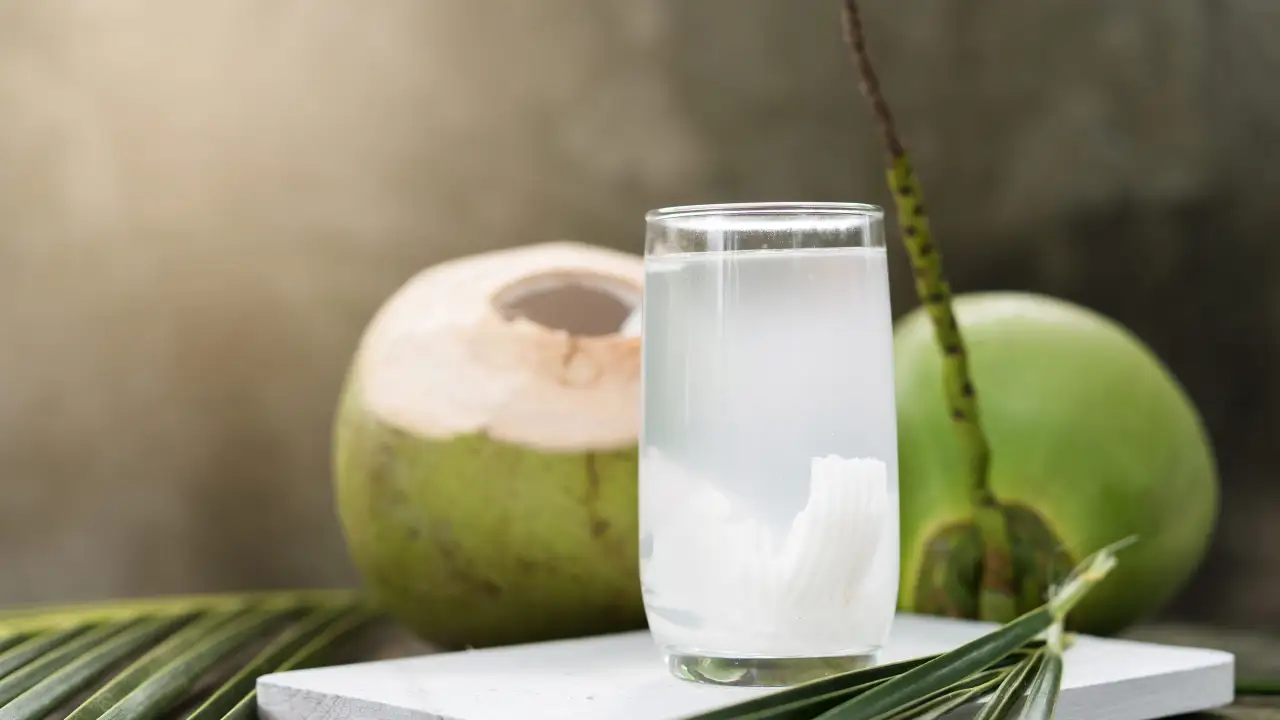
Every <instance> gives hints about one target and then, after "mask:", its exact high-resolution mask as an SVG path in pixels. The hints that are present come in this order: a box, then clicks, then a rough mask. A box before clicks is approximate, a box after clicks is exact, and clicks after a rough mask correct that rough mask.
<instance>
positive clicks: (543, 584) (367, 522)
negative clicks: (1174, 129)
mask: <svg viewBox="0 0 1280 720" xmlns="http://www.w3.org/2000/svg"><path fill="white" fill-rule="evenodd" d="M642 281H643V261H642V260H641V258H639V257H636V256H634V255H629V254H625V253H620V252H615V251H611V250H607V249H602V248H597V247H591V246H587V245H580V244H575V243H548V244H541V245H533V246H525V247H522V248H517V249H511V250H501V251H494V252H487V253H481V254H477V255H472V256H469V257H465V258H461V259H457V260H453V261H449V262H445V263H442V264H439V265H436V266H434V267H431V268H429V269H427V270H425V271H423V272H422V273H420V274H418V275H417V276H416V277H414V278H413V279H412V280H410V281H409V282H408V283H407V284H406V285H405V286H404V287H402V288H401V289H400V290H399V291H398V292H396V293H395V295H394V296H392V297H391V298H390V299H389V300H388V301H387V302H386V304H385V305H384V306H383V307H382V308H381V309H380V310H379V311H378V313H377V315H376V316H375V318H374V319H373V321H372V323H371V324H370V326H369V328H368V329H367V330H366V332H365V334H364V337H363V338H362V340H361V342H360V346H359V349H358V351H357V353H356V356H355V359H354V361H353V364H352V367H351V370H350V373H349V375H348V378H347V382H346V385H345V387H344V389H343V394H342V399H341V402H340V406H339V409H338V415H337V420H336V429H335V455H336V457H335V476H336V491H337V507H338V512H339V516H340V518H341V521H342V527H343V530H344V533H345V535H346V540H347V545H348V549H349V551H350V554H351V557H352V559H353V561H354V563H355V565H356V567H357V568H358V569H359V571H360V572H361V574H362V575H363V576H364V578H365V581H366V584H367V586H368V588H369V590H370V592H371V593H372V595H373V596H374V598H375V600H376V601H377V602H379V603H380V604H381V605H382V606H383V607H384V608H385V609H386V610H387V611H389V612H390V613H391V614H392V615H393V616H394V617H396V618H397V619H399V620H400V621H401V622H403V623H404V624H405V625H406V626H408V627H409V628H410V629H411V630H413V631H414V632H415V633H416V634H418V635H419V636H420V637H422V638H423V639H425V640H427V641H429V642H432V643H435V644H437V645H440V646H443V647H463V646H474V647H483V646H488V645H498V644H509V643H517V642H526V641H535V640H543V639H551V638H558V637H569V636H576V635H586V634H594V633H600V632H609V631H615V630H625V629H631V628H638V627H643V626H644V612H643V608H642V603H641V596H640V585H639V579H638V574H637V566H636V563H637V560H636V558H637V553H638V549H637V544H638V537H639V533H638V529H637V525H636V523H637V518H636V469H637V461H636V442H637V436H638V432H639V419H640V409H639V402H640V392H639V383H640V340H639V338H638V337H634V336H633V335H630V334H626V333H621V332H620V328H622V327H623V326H624V324H625V321H626V320H627V318H628V317H629V316H630V315H631V314H632V311H633V310H634V309H635V308H636V307H637V306H638V305H639V303H640V298H641V288H642Z"/></svg>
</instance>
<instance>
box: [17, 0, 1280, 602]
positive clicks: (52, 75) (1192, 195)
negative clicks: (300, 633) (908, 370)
mask: <svg viewBox="0 0 1280 720" xmlns="http://www.w3.org/2000/svg"><path fill="white" fill-rule="evenodd" d="M864 4H865V8H864V12H865V13H866V14H867V16H868V18H867V19H868V24H869V32H870V36H871V43H872V51H873V53H874V54H875V56H876V58H877V60H878V63H879V65H880V68H881V74H882V76H883V78H882V79H883V80H884V83H885V86H886V89H887V92H888V94H889V96H890V99H891V101H892V102H893V103H894V109H895V111H896V113H897V115H898V117H899V121H900V124H901V126H902V130H903V133H904V135H905V137H906V140H907V142H908V145H909V147H910V148H911V149H912V151H913V152H914V154H915V155H916V158H917V165H918V167H919V169H920V171H921V175H922V177H923V180H924V182H925V187H926V190H927V191H928V192H929V194H930V196H931V204H932V207H933V215H934V219H935V226H936V229H937V231H938V233H939V235H940V240H941V243H942V246H943V248H944V252H945V253H946V258H947V261H948V264H949V267H950V271H951V273H952V278H953V284H954V286H955V287H956V288H957V289H959V290H978V289H988V288H1015V289H1029V290H1036V291H1041V292H1047V293H1052V294H1056V295H1060V296H1063V297H1066V298H1069V299H1072V300H1075V301H1078V302H1082V303H1084V304H1086V305H1089V306H1091V307H1094V308H1096V309H1098V310H1101V311H1103V312H1105V313H1107V314H1109V315H1111V316H1112V317H1115V318H1116V319H1118V320H1120V321H1121V322H1123V323H1125V324H1127V325H1128V326H1129V327H1131V328H1132V329H1133V330H1135V331H1136V332H1137V333H1138V334H1139V335H1140V336H1142V337H1143V338H1144V339H1145V340H1146V341H1147V342H1149V343H1150V344H1151V345H1152V346H1153V347H1154V348H1155V349H1156V351H1157V352H1158V353H1160V354H1161V355H1162V356H1163V357H1164V358H1165V359H1166V360H1167V362H1168V363H1169V364H1170V365H1171V367H1172V368H1173V370H1174V371H1175V373H1176V374H1177V375H1178V376H1179V377H1180V378H1181V379H1182V381H1183V382H1184V383H1185V384H1186V386H1187V387H1188V389H1189V391H1190V393H1191V394H1192V396H1193V397H1194V399H1195V400H1196V402H1197V403H1198V404H1199V405H1200V407H1201V409H1202V411H1203V413H1204V415H1205V417H1206V420H1207V422H1208V424H1209V427H1210V429H1211V432H1212V434H1213V436H1214V439H1215V441H1216V443H1217V447H1218V452H1219V456H1220V457H1219V461H1220V465H1221V470H1222V472H1223V475H1224V483H1225V489H1224V509H1223V516H1222V520H1221V524H1220V531H1219V536H1218V539H1217V542H1216V545H1215V547H1214V550H1213V553H1212V555H1211V557H1210V559H1209V561H1208V563H1207V565H1206V566H1205V569H1204V571H1203V572H1202V573H1201V576H1200V577H1199V578H1198V579H1197V581H1196V582H1195V584H1194V585H1193V586H1192V587H1191V588H1189V589H1188V592H1187V593H1186V595H1185V597H1184V598H1183V600H1182V602H1181V604H1180V605H1179V607H1178V608H1177V611H1178V613H1179V614H1180V615H1181V616H1183V617H1188V618H1194V619H1205V620H1217V621H1220V622H1227V623H1231V624H1250V625H1255V626H1258V625H1269V626H1272V627H1280V603H1277V598H1278V597H1280V580H1277V579H1276V577H1277V576H1276V574H1275V573H1274V572H1272V570H1273V569H1274V568H1275V567H1276V562H1277V560H1280V543H1276V542H1274V531H1273V528H1272V527H1271V526H1272V525H1273V524H1274V521H1273V520H1272V517H1273V516H1274V515H1275V513H1276V512H1278V511H1280V484H1277V483H1276V482H1275V481H1274V479H1273V477H1272V476H1273V475H1274V474H1275V472H1276V470H1277V469H1278V468H1280V459H1278V458H1277V456H1276V454H1275V451H1274V444H1275V443H1274V441H1273V439H1272V435H1273V433H1274V432H1275V427H1276V424H1277V421H1280V383H1278V382H1277V379H1276V378H1277V376H1276V375H1275V374H1274V373H1273V372H1271V370H1272V368H1274V367H1275V366H1276V365H1277V361H1278V360H1280V313H1278V311H1277V308H1280V297H1278V295H1280V289H1278V288H1280V283H1277V282H1276V280H1277V279H1278V278H1280V257H1278V254H1280V250H1278V249H1277V248H1278V247H1280V246H1278V245H1277V243H1275V242H1274V232H1275V230H1274V228H1275V227H1276V226H1277V224H1278V223H1280V204H1277V203H1276V202H1275V198H1276V197H1277V193H1280V162H1278V160H1280V157H1277V155H1278V154H1280V95H1277V94H1276V93H1275V92H1274V83H1275V78H1276V77H1278V76H1280V6H1277V5H1276V4H1275V3H1273V2H1266V1H1265V0H1166V1H1165V2H1161V3H1116V2H1108V1H1106V0H1040V1H1039V2H1035V3H1025V2H1012V1H1011V0H1010V1H1006V2H996V3H986V4H981V5H974V4H973V3H965V2H963V0H912V1H911V2H889V1H888V0H865V2H864ZM837 6H838V3H836V2H834V1H831V2H826V1H822V2H810V3H795V2H778V1H777V0H697V1H696V2H689V1H688V0H652V1H650V2H640V3H637V2H627V1H626V0H542V1H541V2H538V3H530V2H526V1H525V0H490V1H489V2H483V3H472V2H464V1H463V0H439V1H436V2H421V1H420V0H369V1H368V2H351V1H349V0H347V1H344V0H221V1H220V2H194V1H193V0H180V1H170V2H159V1H156V0H45V1H43V2H39V3H33V2H22V1H21V0H0V338H3V348H2V349H0V604H4V603H17V602H30V601H50V600H69V599H80V598H98V597H105V596H110V595H123V594H139V593H153V592H195V591H204V590H215V589H238V588H265V587H281V586H296V585H329V584H347V583H351V582H354V575H353V574H352V573H351V571H350V569H349V567H348V565H347V563H346V560H345V557H344V554H343V551H342V543H341V537H340V535H339V532H338V529H337V525H336V522H335V521H334V519H333V516H332V510H331V507H330V504H331V501H330V492H329V469H328V459H329V455H328V453H329V449H328V441H329V425H330V420H331V415H332V411H333V402H334V399H335V398H336V394H337V390H338V386H339V383H340V382H341V380H342V375H343V373H344V370H345V366H346V362H347V360H348V358H349V355H350V353H351V351H352V350H353V349H354V347H355V344H356V342H357V339H358V337H359V333H360V331H361V329H362V328H363V326H364V323H365V322H366V321H367V320H368V319H369V317H370V316H371V314H372V313H373V312H374V310H375V309H376V308H377V306H378V305H379V304H380V303H381V301H382V300H383V299H385V298H386V297H387V296H388V295H389V294H390V293H391V292H392V291H393V290H394V289H395V288H396V287H397V286H398V285H399V284H400V283H401V282H403V281H404V280H405V279H407V278H408V277H409V276H410V275H412V274H413V273H414V272H416V271H417V270H419V269H421V268H422V267H425V266H426V265H428V264H431V263H434V262H437V261H440V260H443V259H446V258H448V257H452V256H456V255H459V254H463V253H470V252H477V251H481V250H485V249H490V248H497V247H502V246H509V245H514V244H520V243H530V242H538V241H543V240H551V239H559V238H573V239H577V240H582V241H587V242H594V243H600V244H603V245H608V246H613V247H617V248H623V249H628V250H632V251H637V252H638V251H639V250H640V249H641V242H642V222H641V214H642V213H643V212H644V211H645V210H646V209H648V208H651V207H655V206H659V205H664V204H674V203H691V202H718V201H735V200H766V199H770V200H779V199H792V200H798V199H804V200H860V201H870V202H877V203H881V204H887V197H886V195H885V193H884V189H883V185H882V179H881V178H882V172H881V163H882V160H881V156H880V150H879V147H878V145H877V144H876V136H875V134H874V132H873V129H872V127H871V123H870V119H869V116H868V114H867V113H866V111H865V108H864V107H863V105H862V102H861V100H860V98H859V96H858V94H857V90H856V86H855V82H854V78H853V74H852V71H851V69H850V66H849V63H848V61H847V58H846V56H845V50H844V47H843V45H842V42H841V38H840V27H839V19H838V9H837ZM894 258H895V263H896V266H895V268H894V272H895V277H894V279H895V281H896V284H897V288H896V290H895V293H896V294H895V298H894V299H895V303H896V305H897V308H896V309H897V311H898V312H904V311H906V310H907V309H909V308H910V307H911V306H913V305H914V300H913V298H912V297H911V294H910V285H909V283H908V281H907V275H906V266H905V260H904V258H903V257H902V254H901V252H897V254H896V255H895V256H894Z"/></svg>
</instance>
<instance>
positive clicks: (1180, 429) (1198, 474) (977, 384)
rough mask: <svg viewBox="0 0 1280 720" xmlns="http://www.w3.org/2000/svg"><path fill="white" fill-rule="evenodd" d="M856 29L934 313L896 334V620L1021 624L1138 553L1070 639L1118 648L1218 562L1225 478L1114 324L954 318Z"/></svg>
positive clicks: (919, 198) (1026, 310)
mask: <svg viewBox="0 0 1280 720" xmlns="http://www.w3.org/2000/svg"><path fill="white" fill-rule="evenodd" d="M843 20H844V29H845V38H846V40H847V42H848V45H849V49H850V51H851V54H852V58H853V62H854V66H855V68H856V69H857V71H858V77H859V80H860V83H859V86H860V89H861V91H862V93H863V95H864V96H865V97H866V99H867V100H868V101H869V102H870V104H871V108H872V113H873V115H874V116H875V119H876V123H877V125H878V126H879V128H880V133H881V137H882V139H883V141H884V145H885V149H886V151H887V155H888V160H889V172H888V181H889V190H890V192H891V193H892V194H893V197H894V204H895V205H896V206H897V209H898V225H899V228H900V230H901V233H902V239H903V244H904V245H905V246H906V250H907V256H908V258H909V259H910V261H911V269H912V273H913V274H914V276H915V280H916V291H917V294H918V295H919V297H920V300H921V302H922V304H923V306H922V307H921V308H919V309H917V310H915V311H913V312H912V313H911V314H909V315H908V316H906V317H905V318H903V319H902V320H900V321H899V323H898V324H897V329H896V331H895V333H894V376H895V393H896V403H897V408H898V448H899V450H898V455H899V458H900V463H901V464H900V466H899V475H898V478H899V483H900V488H901V506H900V509H901V513H902V544H901V552H902V565H901V567H902V582H901V585H900V595H899V600H900V603H899V604H900V606H901V607H902V608H904V609H906V610H912V611H915V612H923V613H936V614H942V615H952V616H959V617H969V618H981V619H985V620H996V621H1000V622H1007V621H1009V620H1012V619H1013V617H1014V616H1016V615H1019V614H1021V613H1023V612H1026V611H1028V610H1030V609H1031V608H1033V607H1036V606H1037V605H1039V604H1040V603H1041V602H1043V601H1044V598H1045V597H1047V595H1048V593H1049V589H1050V587H1051V586H1052V585H1053V584H1055V583H1056V582H1058V581H1059V580H1060V579H1061V577H1062V575H1063V574H1064V573H1066V572H1067V571H1068V570H1069V568H1070V567H1071V565H1072V563H1073V562H1074V561H1075V559H1076V558H1079V557H1083V556H1085V555H1088V554H1090V553H1092V552H1094V551H1096V550H1098V549H1099V548H1101V547H1102V546H1103V545H1104V544H1106V543H1108V542H1110V541H1111V540H1112V539H1114V538H1117V537H1129V536H1136V537H1138V538H1140V539H1141V543H1140V544H1141V546H1142V547H1141V549H1139V550H1137V551H1136V552H1135V553H1134V554H1133V556H1131V557H1130V558H1129V559H1128V560H1127V561H1126V563H1125V568H1124V570H1123V571H1121V572H1120V573H1118V574H1117V577H1116V578H1115V579H1114V580H1113V581H1112V582H1111V583H1108V585H1107V587H1106V589H1105V590H1104V591H1103V592H1100V593H1098V594H1096V595H1092V596H1091V597H1090V598H1089V600H1088V601H1087V602H1086V603H1084V604H1082V606H1081V607H1080V608H1079V610H1078V611H1077V612H1076V613H1074V614H1073V615H1072V616H1071V620H1070V623H1069V624H1070V625H1071V626H1072V627H1074V628H1076V629H1078V630H1081V631H1084V632H1092V633H1104V634H1105V633H1112V632H1116V631H1119V630H1121V629H1122V628H1124V627H1125V626H1127V625H1128V624H1130V623H1132V622H1134V621H1135V620H1137V619H1139V618H1142V617H1145V616H1147V615H1149V614H1151V613H1153V612H1154V611H1156V610H1158V609H1159V608H1160V607H1161V606H1162V605H1163V604H1164V603H1166V602H1167V601H1168V600H1169V599H1170V598H1171V597H1172V596H1173V594H1174V593H1175V592H1176V591H1177V590H1178V588H1180V587H1181V586H1182V584H1183V583H1185V582H1186V580H1187V578H1188V577H1189V576H1190V575H1191V572H1192V571H1193V570H1194V569H1195V568H1196V566H1197V565H1198V564H1199V562H1200V560H1201V558H1202V557H1203V555H1204V553H1205V550H1206V548H1207V546H1208V543H1209V539H1210V536H1211V534H1212V531H1213V524H1214V519H1215V517H1216V514H1217V501H1218V492H1217V472H1216V469H1215V466H1214V458H1213V449H1212V446H1211V444H1210V442H1209V438H1208V436H1207V435H1206V434H1205V432H1204V428H1203V424H1202V423H1201V421H1200V416H1199V414H1198V413H1197V412H1196V409H1195V406H1194V405H1193V404H1192V403H1191V401H1190V399H1189V398H1188V397H1187V396H1186V394H1185V393H1184V392H1183V390H1182V388H1181V387H1180V386H1179V385H1178V383H1177V380H1176V379H1175V378H1174V377H1173V375H1172V374H1171V373H1170V372H1169V371H1168V370H1167V369H1166V368H1165V367H1164V366H1163V365H1162V364H1161V363H1160V362H1159V360H1158V359H1157V358H1156V357H1155V356H1154V355H1153V354H1152V353H1151V352H1150V351H1149V350H1148V349H1147V348H1146V347H1145V346H1144V345H1143V344H1142V343H1141V341H1139V340H1138V339H1137V338H1136V337H1134V336H1133V335H1132V334H1130V333H1129V332H1128V331H1126V330H1125V329H1124V328H1122V327H1120V326H1119V325H1118V324H1116V323H1114V322H1111V321H1110V320H1108V319H1106V318H1104V317H1102V316H1101V315H1098V314H1096V313H1092V312H1089V311H1087V310H1085V309H1084V308H1080V307H1078V306H1074V305H1071V304H1070V303H1066V302H1062V301H1056V300H1052V299H1048V298H1043V297H1039V296H1034V295H1027V294H1017V293H1003V294H985V295H976V296H969V297H964V298H957V299H956V302H955V303H953V302H952V293H951V286H950V284H949V283H948V282H947V280H946V276H945V274H944V273H943V269H942V259H941V253H940V252H939V249H938V245H937V241H936V239H935V238H934V237H933V234H932V229H931V227H930V223H929V218H928V214H927V213H926V211H925V203H924V193H923V191H922V188H921V187H920V182H919V179H918V178H917V177H916V174H915V172H914V170H913V169H912V165H911V161H910V159H909V158H908V156H907V152H906V148H905V147H904V146H903V144H902V140H901V138H900V137H899V136H898V133H897V129H896V128H895V126H894V122H893V116H892V114H891V113H890V111H889V105H888V102H887V101H886V99H885V97H884V94H883V93H882V92H881V90H880V84H879V80H878V78H877V77H876V73H875V70H874V68H873V67H872V63H871V57H870V53H869V52H868V50H867V44H866V38H865V37H864V33H863V27H862V19H861V16H860V14H859V11H858V4H857V0H844V13H843ZM979 397H981V398H982V402H981V403H979ZM993 449H994V453H993Z"/></svg>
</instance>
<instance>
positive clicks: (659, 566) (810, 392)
mask: <svg viewBox="0 0 1280 720" xmlns="http://www.w3.org/2000/svg"><path fill="white" fill-rule="evenodd" d="M646 224H647V233H646V239H645V285H644V306H643V314H642V317H643V348H644V350H643V353H644V354H643V358H644V360H643V378H644V380H643V384H644V401H643V412H644V421H643V430H642V438H641V445H640V450H641V455H640V533H641V537H640V569H641V581H642V584H643V588H644V601H645V609H646V612H647V615H648V619H649V627H650V630H651V631H652V633H653V636H654V639H655V641H656V642H657V643H658V645H659V646H660V647H661V649H662V651H663V652H664V654H665V655H666V658H667V662H668V665H669V666H670V668H671V670H672V672H673V673H674V674H676V675H677V676H679V677H682V678H685V679H691V680H698V681H703V682H712V683H721V684H735V685H786V684H791V683H795V682H800V681H804V680H808V679H812V678H814V677H818V676H822V675H826V674H831V673H835V672H841V671H845V670H849V669H853V668H857V667H862V666H865V665H867V664H870V663H871V662H872V661H873V659H874V657H875V653H876V651H877V650H878V649H879V648H880V646H881V644H882V643H883V642H884V640H885V636H886V635H887V633H888V631H889V626H890V624H891V623H892V621H893V614H894V607H895V601H896V598H897V590H898V468H897V435H896V418H895V412H894V394H893V346H892V342H893V335H892V333H893V331H892V321H891V317H890V311H889V280H888V268H887V263H886V256H885V245H884V233H883V213H882V211H881V210H880V209H879V208H877V207H874V206H870V205H854V204H842V203H811V204H789V203H769V204H754V205H704V206H689V207H675V208H665V209H661V210H655V211H652V212H650V213H649V214H648V215H647V216H646Z"/></svg>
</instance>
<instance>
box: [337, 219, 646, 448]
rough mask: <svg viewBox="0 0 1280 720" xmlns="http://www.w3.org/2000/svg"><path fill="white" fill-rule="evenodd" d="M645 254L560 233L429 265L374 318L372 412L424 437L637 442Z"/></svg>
mask: <svg viewBox="0 0 1280 720" xmlns="http://www.w3.org/2000/svg"><path fill="white" fill-rule="evenodd" d="M643 280H644V263H643V260H642V259H641V258H640V257H638V256H636V255H631V254H627V253H623V252H617V251H614V250H608V249H605V248H599V247H593V246H590V245H585V244H579V243H571V242H557V243H545V244H540V245H531V246H526V247H522V248H517V249H512V250H502V251H494V252H490V253H481V254H477V255H472V256H469V257H465V258H461V259H458V260H453V261H449V262H444V263H441V264H439V265H436V266H434V267H432V268H429V269H427V270H425V271H423V272H422V273H420V274H419V275H418V276H416V277H415V278H413V279H412V280H410V281H409V282H408V283H407V284H405V286H404V287H402V288H401V289H400V290H399V291H398V292H397V293H396V295H395V296H393V297H392V298H391V300H390V301H388V302H387V303H386V305H385V306H384V307H383V309H382V310H381V311H380V312H379V313H378V315H377V317H375V318H374V320H373V322H372V323H371V324H370V327H369V330H368V331H367V334H366V337H365V339H364V342H363V343H362V344H361V352H360V355H359V357H358V358H357V360H356V376H355V379H356V384H357V386H358V388H359V391H360V393H361V398H362V400H363V402H364V405H365V407H366V409H367V410H368V412H369V413H371V414H372V415H373V416H375V417H376V418H378V419H379V420H380V421H382V422H385V423H387V424H389V425H392V426H395V427H397V428H399V429H401V430H404V431H406V432H409V433H412V434H414V435H418V436H421V437H426V438H434V439H447V438H452V437H456V436H460V435H469V434H484V435H486V436H488V437H489V438H492V439H494V440H498V441H503V442H508V443H512V444H516V445H520V446H524V447H528V448H531V449H536V450H540V451H564V452H585V451H598V450H613V449H620V448H625V447H632V446H634V445H635V443H636V439H637V437H638V434H639V423H640V389H639V388H640V339H639V337H637V336H636V335H634V334H624V333H622V332H621V330H622V328H623V326H624V325H625V324H626V323H627V321H628V319H629V318H631V317H632V316H633V315H634V314H635V311H636V310H637V308H639V306H640V302H641V295H642V288H643Z"/></svg>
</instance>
